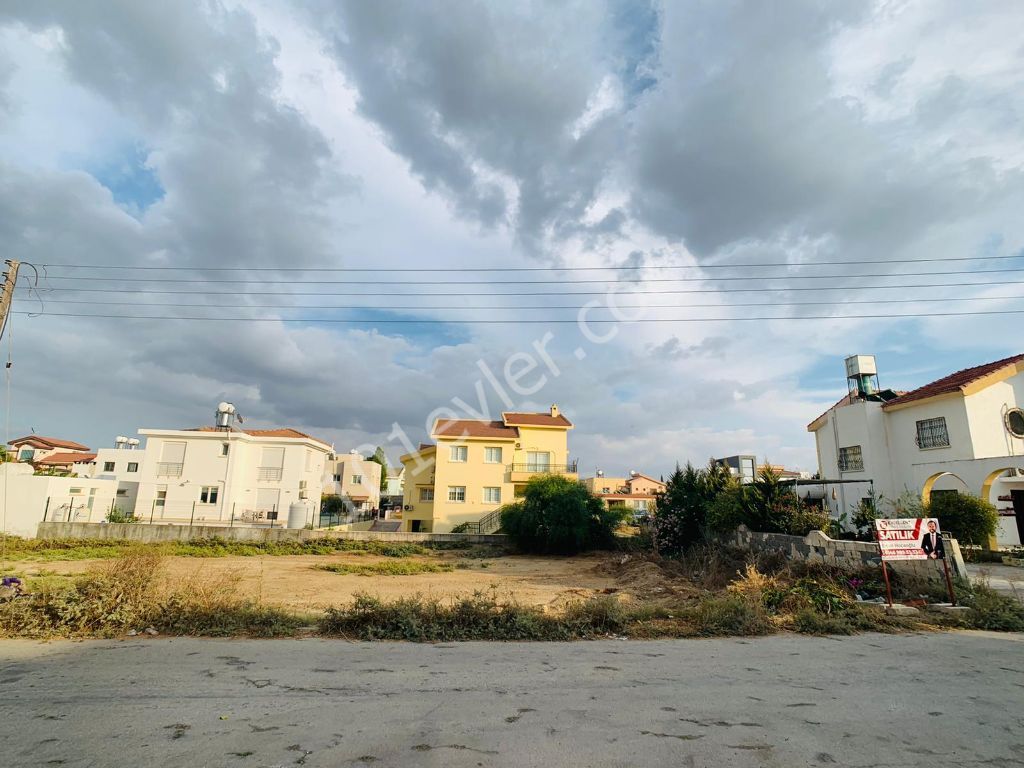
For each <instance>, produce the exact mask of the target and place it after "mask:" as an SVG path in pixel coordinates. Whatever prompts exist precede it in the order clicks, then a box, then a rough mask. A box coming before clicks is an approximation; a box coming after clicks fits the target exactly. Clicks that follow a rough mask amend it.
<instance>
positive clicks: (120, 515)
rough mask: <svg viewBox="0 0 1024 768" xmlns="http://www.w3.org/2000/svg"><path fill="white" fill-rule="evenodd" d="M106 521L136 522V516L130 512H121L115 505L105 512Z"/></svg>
mask: <svg viewBox="0 0 1024 768" xmlns="http://www.w3.org/2000/svg"><path fill="white" fill-rule="evenodd" d="M107 522H108V523H136V522H138V518H136V517H135V515H133V514H132V513H131V512H122V511H121V510H120V509H118V508H117V507H114V508H113V509H112V510H110V511H109V512H107Z"/></svg>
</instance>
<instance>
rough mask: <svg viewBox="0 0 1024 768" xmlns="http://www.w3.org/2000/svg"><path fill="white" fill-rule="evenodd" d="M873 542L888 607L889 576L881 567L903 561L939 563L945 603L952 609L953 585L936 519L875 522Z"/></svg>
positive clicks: (954, 598)
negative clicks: (879, 559)
mask: <svg viewBox="0 0 1024 768" xmlns="http://www.w3.org/2000/svg"><path fill="white" fill-rule="evenodd" d="M875 539H876V540H877V541H878V553H879V555H881V558H882V573H883V574H884V575H885V588H886V591H887V593H888V595H889V605H892V589H891V587H890V586H889V575H888V571H887V570H886V567H885V564H886V562H887V561H891V562H898V561H907V560H941V561H942V569H943V572H944V573H945V576H946V589H947V590H948V592H949V602H950V603H952V604H953V605H956V595H955V594H954V593H953V581H952V579H951V578H950V576H949V564H948V563H947V562H946V547H945V544H944V543H943V541H942V532H941V531H940V530H939V521H938V519H937V518H934V517H924V518H907V519H896V520H886V519H878V520H875Z"/></svg>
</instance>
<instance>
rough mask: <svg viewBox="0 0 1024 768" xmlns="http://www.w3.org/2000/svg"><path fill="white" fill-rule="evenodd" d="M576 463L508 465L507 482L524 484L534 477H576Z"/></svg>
mask: <svg viewBox="0 0 1024 768" xmlns="http://www.w3.org/2000/svg"><path fill="white" fill-rule="evenodd" d="M576 465H577V462H575V461H573V462H572V463H570V464H540V463H533V462H528V463H526V464H510V465H509V468H508V469H509V482H513V483H525V482H526V481H527V480H529V479H530V478H531V477H533V476H535V475H567V476H575V475H576Z"/></svg>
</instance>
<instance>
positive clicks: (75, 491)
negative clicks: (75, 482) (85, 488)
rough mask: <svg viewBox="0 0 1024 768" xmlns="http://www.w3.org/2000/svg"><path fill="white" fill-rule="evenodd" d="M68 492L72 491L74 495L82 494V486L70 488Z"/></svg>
mask: <svg viewBox="0 0 1024 768" xmlns="http://www.w3.org/2000/svg"><path fill="white" fill-rule="evenodd" d="M68 493H70V494H71V495H72V496H80V495H81V493H82V489H81V488H71V489H69V490H68Z"/></svg>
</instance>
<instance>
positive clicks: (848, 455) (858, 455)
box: [839, 445, 864, 472]
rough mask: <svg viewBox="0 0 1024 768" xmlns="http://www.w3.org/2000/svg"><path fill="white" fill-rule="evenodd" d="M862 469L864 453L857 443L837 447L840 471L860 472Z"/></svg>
mask: <svg viewBox="0 0 1024 768" xmlns="http://www.w3.org/2000/svg"><path fill="white" fill-rule="evenodd" d="M863 469H864V455H863V453H862V452H861V449H860V446H859V445H851V446H848V447H846V448H840V449H839V470H840V471H841V472H860V471H863Z"/></svg>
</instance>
